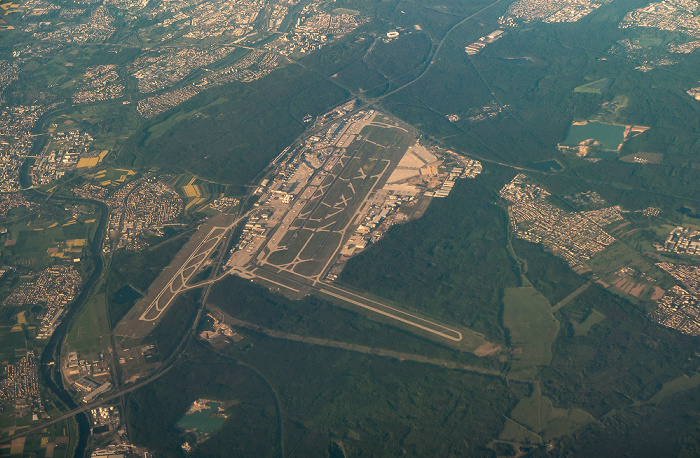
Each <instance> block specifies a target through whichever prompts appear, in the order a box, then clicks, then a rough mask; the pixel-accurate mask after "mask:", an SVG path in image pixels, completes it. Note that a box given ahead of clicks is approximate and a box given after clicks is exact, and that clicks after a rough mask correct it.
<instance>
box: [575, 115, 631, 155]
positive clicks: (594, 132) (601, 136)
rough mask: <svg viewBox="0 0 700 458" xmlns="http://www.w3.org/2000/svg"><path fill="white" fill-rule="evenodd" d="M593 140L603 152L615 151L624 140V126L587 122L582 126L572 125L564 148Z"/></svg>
mask: <svg viewBox="0 0 700 458" xmlns="http://www.w3.org/2000/svg"><path fill="white" fill-rule="evenodd" d="M589 139H594V140H596V141H598V142H599V143H600V146H601V148H602V149H604V150H609V151H617V149H618V148H619V147H620V144H621V143H622V142H623V141H624V140H625V126H614V125H612V124H603V123H601V122H597V121H596V122H589V123H587V124H584V125H572V126H571V128H570V129H569V134H568V135H567V136H566V140H564V142H563V143H562V144H563V145H564V146H576V145H578V144H579V143H581V142H582V141H584V140H589Z"/></svg>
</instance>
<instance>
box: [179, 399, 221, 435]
mask: <svg viewBox="0 0 700 458" xmlns="http://www.w3.org/2000/svg"><path fill="white" fill-rule="evenodd" d="M206 406H207V408H206V409H202V410H200V411H197V412H192V413H187V414H185V415H183V416H182V418H180V420H179V421H178V422H177V424H176V426H177V427H178V428H180V429H181V430H183V431H192V430H196V432H197V433H198V434H199V435H201V436H205V435H208V434H211V433H213V432H215V431H216V430H217V429H219V428H220V427H221V425H223V424H224V421H226V419H225V418H224V417H220V416H212V414H216V413H218V412H219V407H221V403H220V402H215V401H209V402H207V403H206Z"/></svg>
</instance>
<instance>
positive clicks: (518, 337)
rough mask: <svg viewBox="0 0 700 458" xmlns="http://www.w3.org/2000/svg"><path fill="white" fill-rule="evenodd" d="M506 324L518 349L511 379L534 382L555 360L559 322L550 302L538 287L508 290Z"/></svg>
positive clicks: (504, 307)
mask: <svg viewBox="0 0 700 458" xmlns="http://www.w3.org/2000/svg"><path fill="white" fill-rule="evenodd" d="M503 324H504V325H505V326H506V327H507V328H508V330H509V331H510V339H511V346H512V347H513V348H514V349H513V350H512V351H513V358H512V361H511V369H510V373H509V374H508V376H509V377H510V378H512V379H515V380H523V381H528V380H532V379H533V378H534V377H535V376H536V374H537V372H538V371H539V369H540V368H541V367H543V366H547V365H548V364H549V362H550V360H551V359H552V342H554V339H555V337H556V336H557V332H558V331H559V322H558V321H557V320H556V319H555V318H554V317H553V316H552V312H551V305H550V304H549V301H547V299H546V298H545V297H544V296H542V294H540V293H539V292H538V291H537V290H536V289H535V288H533V287H531V286H525V287H520V288H506V290H505V294H504V296H503Z"/></svg>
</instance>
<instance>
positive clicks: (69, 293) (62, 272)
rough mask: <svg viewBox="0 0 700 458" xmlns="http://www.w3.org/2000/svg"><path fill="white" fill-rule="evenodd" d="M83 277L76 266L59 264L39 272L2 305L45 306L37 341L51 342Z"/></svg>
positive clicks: (14, 291) (16, 289)
mask: <svg viewBox="0 0 700 458" xmlns="http://www.w3.org/2000/svg"><path fill="white" fill-rule="evenodd" d="M81 285H82V278H81V276H80V273H79V272H78V271H77V270H76V269H75V267H73V265H63V264H58V265H55V266H51V267H48V268H47V269H45V270H43V271H42V272H40V273H39V274H38V275H37V277H36V278H35V279H34V280H33V281H28V282H26V283H23V284H22V285H20V286H18V287H17V288H15V290H13V291H12V294H10V295H9V296H8V297H7V298H6V299H5V300H4V302H3V305H10V306H17V307H19V306H23V305H27V304H28V305H40V304H41V305H43V309H42V311H41V313H40V314H39V316H38V318H39V319H40V320H41V324H40V325H39V329H38V334H37V336H36V338H37V339H48V338H49V337H51V334H53V332H54V330H55V329H56V326H58V325H59V323H60V322H61V321H60V320H61V317H62V315H63V312H64V308H65V306H66V305H68V304H69V303H70V302H71V301H72V300H73V299H74V298H75V296H76V294H78V292H79V291H80V286H81Z"/></svg>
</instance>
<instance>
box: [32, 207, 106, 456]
mask: <svg viewBox="0 0 700 458" xmlns="http://www.w3.org/2000/svg"><path fill="white" fill-rule="evenodd" d="M52 199H54V200H59V201H64V202H74V203H83V204H91V205H95V206H97V207H99V208H100V222H99V224H98V225H97V230H96V231H95V233H94V235H93V236H92V242H91V244H90V252H91V255H92V260H93V263H94V269H93V271H92V273H91V274H90V276H89V277H88V279H87V281H86V282H85V284H84V285H83V289H82V290H81V291H80V294H78V297H77V298H76V300H75V301H74V302H73V304H72V305H70V306H68V307H67V309H66V312H65V315H64V317H63V319H62V320H61V323H60V324H59V325H58V327H56V330H55V331H54V333H53V334H52V335H51V338H50V339H49V342H48V343H47V345H46V347H45V348H44V351H43V352H42V353H41V364H40V366H39V367H40V368H39V372H40V374H41V378H42V381H43V383H44V386H46V387H47V388H48V389H49V390H51V391H52V392H53V393H54V394H55V395H56V397H58V398H59V399H60V400H61V401H62V402H63V403H64V404H65V405H66V406H68V408H69V409H74V408H76V407H78V404H77V403H76V402H75V400H74V399H73V397H72V396H71V395H70V393H68V391H67V390H66V389H65V387H64V386H63V377H62V376H61V346H62V344H63V340H64V339H65V337H66V332H67V331H68V326H69V325H70V322H71V320H72V319H73V316H74V315H75V313H76V312H77V311H78V310H79V309H80V307H82V306H83V304H84V303H85V301H86V300H87V298H88V297H89V296H90V292H91V290H92V289H93V287H94V286H95V284H96V283H97V281H98V280H99V279H100V276H102V271H103V270H104V261H103V259H102V241H103V240H104V235H103V233H104V230H105V227H106V225H107V217H108V215H109V209H108V208H107V205H105V204H104V203H103V202H100V201H97V200H91V199H82V198H77V197H76V198H73V197H52ZM51 363H53V364H51ZM75 419H76V421H77V423H78V444H77V446H76V449H75V457H76V458H82V457H83V455H84V454H85V449H86V448H87V441H88V438H89V437H90V422H89V421H88V417H87V414H85V413H80V414H78V415H76V417H75Z"/></svg>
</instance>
